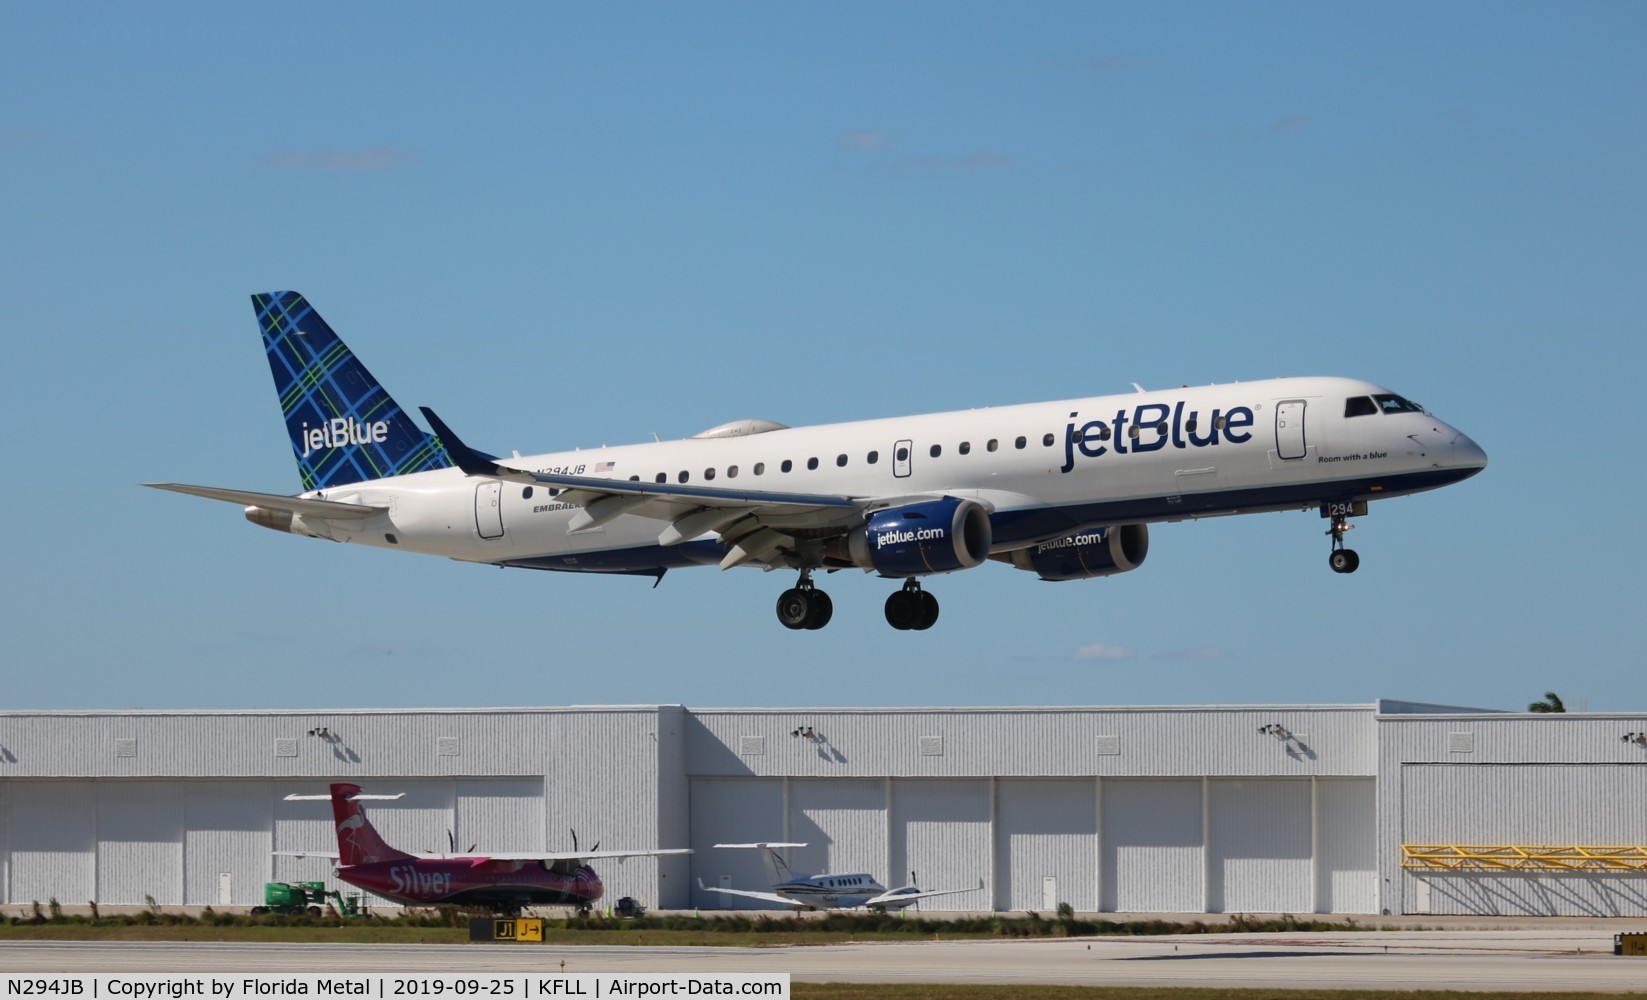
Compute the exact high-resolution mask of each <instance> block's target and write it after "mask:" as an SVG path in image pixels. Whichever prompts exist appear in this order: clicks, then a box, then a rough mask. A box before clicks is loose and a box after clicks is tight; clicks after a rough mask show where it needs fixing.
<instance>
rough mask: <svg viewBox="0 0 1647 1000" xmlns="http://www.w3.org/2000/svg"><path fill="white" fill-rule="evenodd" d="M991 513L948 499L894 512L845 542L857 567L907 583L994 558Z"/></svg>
mask: <svg viewBox="0 0 1647 1000" xmlns="http://www.w3.org/2000/svg"><path fill="white" fill-rule="evenodd" d="M993 537H994V535H993V532H992V531H991V530H990V525H989V510H988V509H987V508H985V507H984V505H983V504H981V503H979V502H978V501H976V500H960V499H957V498H955V497H944V498H943V499H941V500H931V501H927V502H925V503H912V504H907V505H905V506H903V507H892V508H889V509H887V510H881V511H876V512H875V513H874V514H872V515H870V518H869V523H868V524H866V525H864V526H863V527H862V528H857V529H855V530H854V531H853V532H852V533H851V534H850V535H848V536H847V539H846V555H847V558H848V559H849V560H850V561H851V562H852V564H853V565H855V566H862V567H863V568H865V569H872V570H874V571H875V572H877V573H879V574H880V575H882V576H886V577H893V578H897V579H902V578H904V577H910V576H925V575H926V574H928V573H949V572H952V571H954V570H958V569H971V568H972V567H974V566H977V565H978V564H980V563H982V562H983V561H984V560H985V559H987V558H988V557H989V545H990V541H991V540H992V539H993Z"/></svg>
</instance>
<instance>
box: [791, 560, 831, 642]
mask: <svg viewBox="0 0 1647 1000" xmlns="http://www.w3.org/2000/svg"><path fill="white" fill-rule="evenodd" d="M834 615H835V602H834V601H831V600H830V599H829V595H828V594H826V593H824V592H823V591H821V590H819V589H818V588H817V587H814V586H813V585H812V570H811V568H810V567H809V568H807V569H803V570H801V578H800V580H799V581H798V582H796V584H795V586H793V587H791V588H789V589H788V590H786V591H784V592H783V593H781V594H779V595H778V621H780V622H782V623H783V627H784V628H792V629H820V628H823V627H824V626H825V625H828V624H829V619H830V618H832V617H834Z"/></svg>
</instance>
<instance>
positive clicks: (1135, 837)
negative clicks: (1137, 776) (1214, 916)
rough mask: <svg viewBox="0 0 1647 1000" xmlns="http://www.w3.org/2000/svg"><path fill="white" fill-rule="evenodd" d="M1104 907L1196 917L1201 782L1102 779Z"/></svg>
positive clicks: (1201, 899)
mask: <svg viewBox="0 0 1647 1000" xmlns="http://www.w3.org/2000/svg"><path fill="white" fill-rule="evenodd" d="M1103 788H1104V833H1103V837H1102V838H1101V842H1102V845H1103V854H1102V859H1101V860H1102V867H1103V887H1104V898H1103V901H1102V902H1103V907H1102V908H1103V909H1105V910H1110V911H1115V912H1121V913H1140V912H1143V913H1149V912H1159V913H1200V912H1201V911H1202V910H1203V909H1204V908H1205V899H1204V897H1203V888H1202V845H1201V781H1200V779H1164V780H1160V781H1133V780H1119V779H1113V778H1111V779H1105V780H1104V783H1103Z"/></svg>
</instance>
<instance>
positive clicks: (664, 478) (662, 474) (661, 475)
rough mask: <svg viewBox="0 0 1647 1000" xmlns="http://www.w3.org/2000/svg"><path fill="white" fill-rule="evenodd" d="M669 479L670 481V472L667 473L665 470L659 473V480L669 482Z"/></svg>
mask: <svg viewBox="0 0 1647 1000" xmlns="http://www.w3.org/2000/svg"><path fill="white" fill-rule="evenodd" d="M668 481H669V474H668V473H665V472H660V473H658V482H660V483H667V482H668Z"/></svg>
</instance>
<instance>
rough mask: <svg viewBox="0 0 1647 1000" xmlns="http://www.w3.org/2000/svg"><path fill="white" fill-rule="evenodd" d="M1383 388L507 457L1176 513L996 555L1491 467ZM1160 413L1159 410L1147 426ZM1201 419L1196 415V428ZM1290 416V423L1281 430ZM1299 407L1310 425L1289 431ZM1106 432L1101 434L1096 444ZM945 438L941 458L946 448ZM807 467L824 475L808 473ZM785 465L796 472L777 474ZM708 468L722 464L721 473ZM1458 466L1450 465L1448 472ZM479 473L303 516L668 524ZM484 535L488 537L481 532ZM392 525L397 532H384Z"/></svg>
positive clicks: (1001, 504) (594, 469) (1403, 487)
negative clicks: (367, 513)
mask: <svg viewBox="0 0 1647 1000" xmlns="http://www.w3.org/2000/svg"><path fill="white" fill-rule="evenodd" d="M1388 391H1389V390H1386V389H1384V388H1382V387H1380V386H1377V385H1374V384H1371V383H1368V382H1362V381H1359V380H1354V379H1345V378H1289V379H1272V380H1267V381H1259V382H1244V383H1232V384H1229V385H1216V386H1205V387H1194V388H1190V387H1186V388H1180V389H1171V390H1164V391H1153V392H1144V393H1136V394H1134V393H1129V394H1125V395H1116V396H1098V397H1091V398H1085V399H1073V400H1063V401H1055V402H1047V403H1032V404H1026V405H1020V406H1005V407H993V408H984V409H976V410H964V411H957V412H952V413H937V414H925V415H918V416H909V417H895V418H888V419H880V420H865V421H857V422H852V423H841V424H826V425H819V426H814V427H796V428H786V429H782V430H774V431H767V432H765V433H758V434H751V435H747V436H741V437H720V438H707V439H697V438H693V439H686V440H678V441H665V442H658V443H647V444H637V445H627V446H621V447H603V448H596V449H590V450H583V451H574V452H560V453H552V454H544V455H536V456H529V457H524V458H520V459H511V460H508V464H510V465H512V466H516V467H519V468H526V469H530V470H533V471H540V472H541V471H549V472H553V473H556V474H561V475H583V476H594V477H597V478H599V477H609V478H612V479H614V480H624V481H626V480H629V479H630V478H631V477H639V481H640V482H642V483H651V482H654V481H655V480H656V477H657V475H658V474H660V473H662V474H664V475H665V477H666V480H667V482H669V483H671V484H678V483H680V482H681V474H682V473H683V472H684V473H685V474H686V482H688V483H689V484H692V485H698V486H711V487H724V488H736V489H747V490H757V491H758V490H770V491H785V492H794V493H806V494H828V495H843V496H854V497H876V498H892V497H905V496H908V497H912V498H929V497H933V496H942V495H948V496H954V497H960V498H969V499H975V500H978V501H980V502H982V503H983V504H985V505H986V507H988V508H989V509H990V511H991V513H992V517H994V518H996V519H1000V518H1001V517H1002V516H1003V515H1011V514H1013V513H1020V514H1021V513H1025V512H1033V511H1035V510H1036V509H1038V508H1071V509H1076V508H1081V507H1083V506H1086V507H1089V508H1091V507H1092V506H1093V505H1102V504H1118V503H1122V504H1124V503H1127V502H1133V501H1140V502H1144V503H1145V505H1146V506H1148V502H1149V501H1165V502H1166V503H1167V504H1169V505H1172V506H1169V507H1163V508H1161V509H1159V510H1155V509H1153V508H1152V510H1151V512H1150V513H1148V514H1144V515H1137V516H1125V517H1116V518H1106V517H1102V516H1099V517H1096V518H1094V519H1091V520H1080V521H1078V522H1076V523H1071V524H1069V525H1067V526H1064V527H1062V528H1061V529H1060V530H1055V531H1054V530H1047V531H1043V532H1042V533H1041V536H1040V537H1035V538H1025V537H1021V536H1016V537H1015V536H1012V535H1011V534H1010V533H1007V534H1005V535H1004V536H1003V533H1002V532H1001V531H999V530H998V531H997V535H996V543H995V550H996V551H1003V550H1006V549H1012V548H1018V547H1023V546H1026V545H1030V544H1035V543H1039V542H1046V541H1049V540H1053V539H1056V538H1061V537H1064V536H1067V535H1069V534H1071V533H1072V532H1078V531H1083V530H1090V529H1092V528H1097V527H1100V526H1103V525H1104V524H1106V523H1125V522H1137V521H1171V520H1182V519H1185V518H1191V517H1205V516H1215V515H1220V514H1230V513H1245V512H1252V511H1258V510H1279V509H1307V508H1310V507H1313V506H1315V505H1316V504H1317V503H1320V502H1323V501H1326V500H1329V499H1345V498H1346V493H1347V492H1349V491H1350V490H1351V488H1352V487H1354V486H1355V485H1356V484H1365V483H1366V482H1383V483H1387V484H1388V485H1387V486H1383V487H1381V488H1380V489H1378V490H1375V491H1374V492H1371V493H1366V492H1358V495H1360V496H1363V497H1369V498H1377V497H1380V496H1399V495H1403V494H1405V493H1411V492H1417V491H1418V490H1422V489H1430V488H1434V487H1435V486H1439V485H1445V484H1446V483H1447V482H1453V481H1457V480H1458V479H1462V478H1465V477H1466V476H1467V475H1469V474H1470V473H1472V472H1474V471H1476V470H1478V469H1480V468H1481V467H1483V466H1485V464H1486V456H1485V454H1484V453H1483V452H1482V450H1481V449H1480V447H1478V446H1477V445H1476V444H1475V442H1473V441H1471V440H1470V439H1469V438H1468V437H1467V436H1465V435H1464V434H1462V433H1461V432H1459V431H1458V430H1457V429H1455V428H1453V427H1451V426H1450V425H1448V424H1446V423H1444V422H1443V421H1441V420H1439V419H1437V418H1435V417H1433V416H1431V415H1430V414H1428V413H1419V412H1399V413H1372V414H1368V415H1365V416H1357V417H1346V416H1345V400H1346V399H1347V398H1349V397H1352V396H1368V395H1373V394H1380V393H1386V392H1388ZM1283 404H1287V405H1286V406H1285V409H1284V410H1283ZM1297 404H1302V405H1301V406H1300V405H1297ZM1215 413H1216V414H1217V415H1218V416H1220V417H1223V418H1225V420H1224V426H1223V427H1222V428H1218V427H1215V426H1213V419H1214V414H1215ZM1140 414H1142V415H1144V416H1145V417H1147V418H1149V421H1148V425H1147V427H1146V428H1144V429H1141V431H1140V433H1139V436H1138V437H1137V438H1132V437H1131V436H1130V434H1131V432H1132V424H1133V422H1134V417H1135V416H1138V415H1140ZM1163 414H1164V415H1165V419H1164V420H1160V421H1157V420H1155V419H1154V418H1156V417H1157V416H1161V415H1163ZM1191 414H1195V415H1196V424H1195V427H1194V429H1193V430H1190V429H1189V427H1188V423H1189V418H1190V415H1191ZM1283 415H1284V416H1285V419H1286V420H1287V421H1288V426H1285V427H1281V426H1278V421H1279V420H1280V419H1281V418H1283ZM1300 416H1301V417H1302V420H1303V422H1304V426H1303V428H1302V432H1301V433H1300V429H1299V428H1298V427H1296V426H1295V425H1292V424H1291V421H1293V420H1296V419H1298V418H1299V417H1300ZM1095 422H1096V425H1095ZM1158 425H1159V426H1158ZM1100 426H1101V428H1102V429H1100ZM1160 427H1165V430H1162V429H1160ZM1082 428H1088V429H1087V430H1086V431H1085V435H1086V436H1085V437H1084V438H1083V440H1081V441H1078V442H1076V441H1072V434H1073V432H1076V431H1080V430H1081V429H1082ZM1104 430H1107V431H1108V432H1109V437H1108V438H1107V439H1103V438H1102V437H1101V435H1102V434H1103V432H1104ZM1117 432H1119V433H1117ZM1020 437H1022V438H1023V439H1024V440H1025V445H1024V447H1022V448H1020V447H1018V446H1017V441H1018V439H1019V438H1020ZM1049 437H1050V444H1049V443H1047V441H1048V439H1049ZM900 442H910V444H909V446H908V447H909V452H910V453H909V455H908V457H907V458H906V459H905V460H902V461H900V460H899V459H898V456H897V454H896V451H897V448H898V447H899V443H900ZM991 442H994V450H990V444H991ZM1157 442H1159V443H1157ZM963 443H965V444H966V445H967V446H968V452H967V453H966V454H962V453H961V446H962V445H963ZM1118 444H1119V445H1120V446H1121V447H1119V448H1118V447H1117V445H1118ZM1152 446H1153V447H1152ZM934 447H938V448H939V449H940V450H941V453H940V454H939V455H938V456H936V457H934V456H933V455H932V454H931V450H932V448H934ZM1123 449H1124V450H1123ZM872 451H873V452H877V453H878V455H877V459H878V460H877V461H876V462H875V463H874V464H870V462H869V461H868V455H869V453H870V452H872ZM1284 454H1292V455H1297V456H1298V457H1292V458H1289V457H1283V456H1284ZM840 456H845V459H844V464H841V460H840ZM813 460H816V468H815V469H811V468H809V467H808V466H809V464H810V463H812V462H813ZM786 461H788V462H789V463H791V466H790V469H791V471H789V472H787V473H786V472H783V471H781V470H782V468H783V464H784V462H786ZM734 467H735V468H736V470H737V473H736V476H735V477H734V476H733V475H732V469H733V468H734ZM757 467H761V468H762V471H761V472H760V473H759V474H757V472H756V471H755V470H756V469H757ZM706 470H714V478H713V479H709V478H707V477H706ZM1449 472H1453V473H1457V474H1456V475H1452V476H1450V477H1449V476H1447V475H1446V474H1447V473H1449ZM1426 475H1429V476H1430V477H1432V478H1430V479H1426V478H1424V477H1425V476H1426ZM484 482H488V480H484V479H481V478H476V477H470V476H466V475H464V473H462V472H461V471H459V470H458V469H455V468H450V469H442V470H437V471H431V472H421V473H415V474H412V475H406V476H397V477H392V478H387V479H380V480H373V481H369V482H364V483H356V484H353V485H349V486H342V487H336V488H333V489H330V490H325V491H318V492H311V493H306V494H303V495H304V496H305V497H314V498H322V499H326V500H334V501H342V502H352V503H361V504H374V505H381V506H384V507H387V508H389V510H388V512H387V513H385V514H383V515H379V516H376V517H372V518H366V519H359V520H350V521H343V520H317V519H316V518H314V517H313V516H305V517H302V518H301V519H300V520H301V524H302V526H303V527H304V528H305V529H306V530H308V531H310V532H311V533H313V534H316V535H320V536H323V537H328V538H334V539H337V540H339V541H349V542H356V543H358V544H363V545H375V546H379V547H383V548H396V549H401V550H405V551H412V552H421V553H428V554H432V555H439V556H446V557H449V558H452V559H460V560H469V561H476V562H486V563H498V562H509V561H512V560H517V559H528V558H538V557H544V556H556V557H567V558H569V559H571V558H576V557H577V555H578V554H579V553H594V552H610V551H613V550H622V549H630V548H636V547H641V546H651V545H655V544H657V542H658V536H659V533H660V532H661V531H662V530H663V529H664V528H665V527H666V526H667V525H668V522H667V521H660V520H658V519H656V518H650V517H642V516H637V515H631V514H624V515H621V516H618V517H616V518H613V519H612V520H610V521H607V522H605V523H603V524H601V525H599V526H597V527H595V528H591V529H587V530H583V531H578V532H571V531H569V522H570V521H571V519H572V517H573V516H574V514H576V513H577V512H578V510H579V509H580V508H578V507H575V506H572V505H569V504H566V503H562V502H558V501H557V500H556V499H555V498H554V497H551V496H550V495H549V492H550V491H549V490H548V489H545V488H544V487H541V486H539V487H534V488H532V489H531V495H530V497H527V496H525V489H524V488H523V487H522V486H521V485H519V484H515V483H508V482H505V483H502V484H501V490H500V491H499V494H498V495H499V500H498V503H499V505H500V507H499V510H498V511H497V513H498V514H500V515H501V521H502V530H501V532H498V531H497V530H496V528H495V527H494V526H489V524H488V521H487V519H485V518H483V519H482V520H481V521H480V522H477V517H476V496H477V485H478V484H480V483H484ZM1278 487H1279V488H1284V489H1281V490H1279V491H1277V488H1278ZM1252 491H1273V492H1267V493H1266V492H1260V493H1254V492H1252ZM1265 497H1268V498H1270V499H1268V500H1265V499H1264V498H1265ZM1088 513H1089V514H1090V513H1092V511H1091V510H1090V509H1089V511H1088ZM483 530H485V531H486V532H487V533H488V534H493V535H495V537H484V536H483V534H482V531H483ZM391 534H392V535H393V536H394V539H395V540H394V542H390V541H389V540H388V538H387V537H386V536H388V535H391ZM566 568H569V569H576V568H578V567H577V566H576V565H574V564H571V563H568V564H567V566H566Z"/></svg>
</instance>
